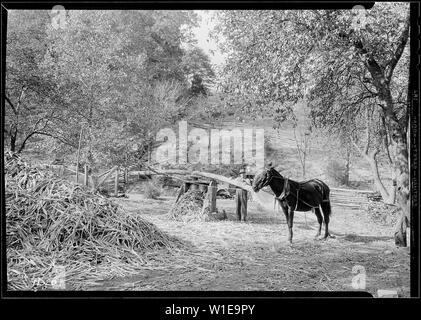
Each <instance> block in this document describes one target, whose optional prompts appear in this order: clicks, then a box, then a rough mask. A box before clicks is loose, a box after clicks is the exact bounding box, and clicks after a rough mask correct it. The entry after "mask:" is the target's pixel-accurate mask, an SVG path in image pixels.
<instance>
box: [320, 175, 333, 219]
mask: <svg viewBox="0 0 421 320" xmlns="http://www.w3.org/2000/svg"><path fill="white" fill-rule="evenodd" d="M322 198H323V200H322V204H321V206H322V209H323V213H324V214H326V215H327V216H328V217H330V216H331V215H332V206H331V205H330V189H329V187H328V185H327V184H326V183H323V197H322Z"/></svg>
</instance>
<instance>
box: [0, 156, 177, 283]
mask: <svg viewBox="0 0 421 320" xmlns="http://www.w3.org/2000/svg"><path fill="white" fill-rule="evenodd" d="M5 184H6V190H5V195H6V246H7V277H8V290H49V289H56V288H54V286H52V284H53V283H54V281H55V280H57V277H60V276H63V275H62V274H59V273H60V272H62V271H64V273H65V274H64V276H65V279H64V280H65V289H66V290H69V289H70V290H77V289H83V288H86V287H88V286H90V285H95V284H96V283H97V281H100V280H104V279H110V278H112V277H115V276H125V275H129V274H134V273H136V272H139V270H140V269H141V268H142V266H144V265H145V264H146V263H147V258H148V254H151V250H155V249H159V248H171V247H173V246H175V242H173V241H174V240H172V239H170V238H169V237H168V236H166V235H165V234H163V233H162V232H161V231H159V230H158V229H157V228H156V227H155V226H154V225H153V224H151V223H149V222H147V221H145V220H143V219H142V218H140V217H139V216H138V215H132V214H129V213H127V212H125V211H123V210H122V209H121V207H119V206H118V205H116V204H115V203H113V202H112V201H110V200H108V199H107V198H105V197H102V196H100V195H98V194H93V193H91V192H90V191H88V190H86V189H85V187H83V186H80V185H76V184H74V183H72V182H69V181H67V180H64V179H62V178H60V177H58V176H56V175H54V174H53V173H52V172H49V171H46V170H40V169H37V168H34V167H31V166H29V165H28V164H26V163H25V162H23V161H22V160H21V159H20V158H19V157H18V156H17V155H15V154H12V153H6V154H5ZM57 270H59V271H57ZM60 270H61V271H60Z"/></svg>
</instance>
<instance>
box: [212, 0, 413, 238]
mask: <svg viewBox="0 0 421 320" xmlns="http://www.w3.org/2000/svg"><path fill="white" fill-rule="evenodd" d="M364 13H365V14H366V16H365V17H366V22H367V23H366V24H365V25H364V26H361V25H358V24H356V21H357V20H358V16H359V15H360V14H361V11H358V10H352V12H351V11H345V10H308V11H294V10H290V11H224V12H221V13H220V14H219V21H220V23H219V25H218V27H217V31H219V32H220V33H221V34H222V35H223V36H224V38H225V39H227V41H226V44H225V49H226V51H227V52H228V53H229V59H228V62H227V66H226V70H225V73H226V74H227V79H229V87H230V88H231V91H233V92H246V91H247V92H248V93H252V94H253V95H254V96H255V100H256V103H257V104H258V105H260V106H261V111H263V112H266V113H267V112H272V114H274V110H273V109H270V108H269V109H268V108H267V106H268V105H269V101H279V102H280V103H282V104H287V103H288V102H296V101H297V100H298V99H299V98H302V97H303V96H308V98H309V100H310V101H312V104H313V105H315V106H316V111H315V112H314V116H315V117H319V118H322V119H323V118H324V119H326V122H329V123H333V124H334V125H335V126H344V125H347V121H348V120H349V119H352V118H353V117H355V115H357V114H361V112H363V110H364V107H365V106H366V104H365V103H367V104H370V105H375V106H376V108H378V109H379V110H381V113H382V115H383V116H384V119H385V122H386V126H387V128H388V131H389V132H390V138H391V144H392V145H393V149H394V151H393V158H392V159H393V161H394V171H395V172H396V180H397V203H398V204H399V206H400V208H401V209H402V216H401V218H400V221H399V223H398V225H397V227H396V232H395V242H396V244H397V245H399V246H405V245H406V226H407V223H408V222H409V171H408V170H409V169H408V146H407V128H408V105H407V99H405V98H403V97H405V95H406V94H408V93H406V92H407V90H406V89H407V83H408V80H407V79H408V77H407V69H406V68H405V64H406V61H407V59H408V54H406V53H405V50H406V49H405V48H406V47H407V43H408V37H409V14H408V13H409V10H408V5H407V4H401V3H387V4H386V3H376V4H375V5H374V7H373V8H372V9H370V10H366V11H364ZM357 15H358V16H357ZM363 102H364V103H363ZM334 109H336V110H338V109H339V110H340V112H339V113H336V112H335V111H334Z"/></svg>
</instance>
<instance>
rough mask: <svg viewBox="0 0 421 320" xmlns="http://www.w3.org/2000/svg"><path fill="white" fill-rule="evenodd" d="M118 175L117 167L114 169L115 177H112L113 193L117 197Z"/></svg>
mask: <svg viewBox="0 0 421 320" xmlns="http://www.w3.org/2000/svg"><path fill="white" fill-rule="evenodd" d="M118 175H119V170H118V167H117V169H116V170H115V179H114V194H115V196H116V197H117V196H118Z"/></svg>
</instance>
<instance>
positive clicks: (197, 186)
mask: <svg viewBox="0 0 421 320" xmlns="http://www.w3.org/2000/svg"><path fill="white" fill-rule="evenodd" d="M192 180H193V181H196V180H198V178H197V177H193V178H192ZM190 189H192V190H199V185H198V184H196V183H194V182H193V183H192V184H191V186H190Z"/></svg>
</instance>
